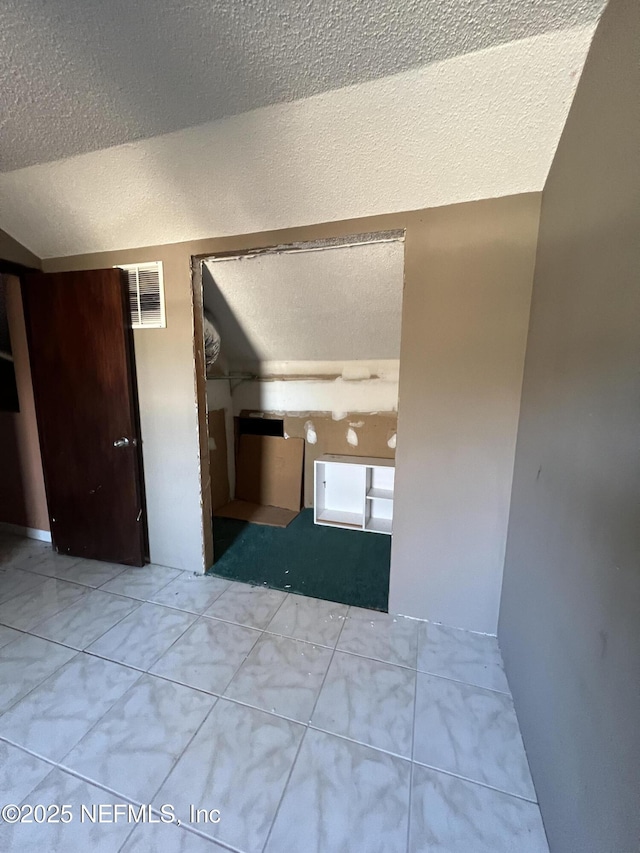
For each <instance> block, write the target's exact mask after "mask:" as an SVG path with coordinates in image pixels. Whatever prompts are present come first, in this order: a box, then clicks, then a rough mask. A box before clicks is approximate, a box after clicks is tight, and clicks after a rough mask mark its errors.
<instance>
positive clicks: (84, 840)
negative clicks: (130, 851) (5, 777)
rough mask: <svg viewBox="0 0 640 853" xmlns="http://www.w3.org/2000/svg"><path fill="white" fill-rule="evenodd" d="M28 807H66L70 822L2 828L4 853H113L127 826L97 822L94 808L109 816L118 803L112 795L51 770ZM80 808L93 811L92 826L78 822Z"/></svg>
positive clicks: (120, 842) (124, 820) (1, 842)
mask: <svg viewBox="0 0 640 853" xmlns="http://www.w3.org/2000/svg"><path fill="white" fill-rule="evenodd" d="M27 799H28V802H30V803H42V804H46V805H48V804H49V803H54V804H69V805H70V806H71V814H72V816H73V820H72V821H71V822H69V823H62V822H61V823H22V824H13V825H12V826H3V827H2V830H1V831H2V836H1V838H0V844H1V846H2V849H3V851H5V853H33V851H35V850H40V851H43V853H44V851H47V853H48V851H51V853H57V851H60V853H87V851H91V853H114V851H115V850H119V849H120V847H121V845H122V844H123V842H124V841H125V839H126V837H127V835H128V834H129V833H130V832H131V824H130V823H127V822H126V819H123V817H122V816H120V820H118V821H117V822H106V821H105V822H101V823H98V820H97V816H98V815H97V810H98V807H99V806H100V805H101V804H103V805H104V807H106V809H108V810H109V812H111V811H112V808H113V806H114V805H115V804H116V803H118V802H121V801H120V800H119V799H118V798H117V797H115V796H114V795H113V794H109V793H107V792H106V791H103V790H101V789H100V788H96V787H94V786H93V785H89V784H88V783H87V782H83V781H82V780H81V779H77V778H76V777H75V776H71V775H69V774H68V773H65V772H64V771H62V770H58V769H56V768H54V769H53V770H52V771H51V773H49V775H48V776H46V777H45V778H44V779H43V781H42V782H41V783H40V784H39V785H38V786H37V787H36V788H34V790H33V791H32V792H31V793H30V794H29V795H28V797H27ZM81 806H85V807H86V808H87V809H88V810H89V812H91V810H92V809H95V817H96V822H95V823H92V822H91V821H90V820H88V819H87V818H85V819H84V820H81V818H80V815H81Z"/></svg>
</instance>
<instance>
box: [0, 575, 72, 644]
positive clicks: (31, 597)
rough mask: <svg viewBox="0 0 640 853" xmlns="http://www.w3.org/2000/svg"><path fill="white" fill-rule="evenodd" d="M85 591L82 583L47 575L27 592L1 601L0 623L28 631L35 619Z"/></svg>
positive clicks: (52, 611)
mask: <svg viewBox="0 0 640 853" xmlns="http://www.w3.org/2000/svg"><path fill="white" fill-rule="evenodd" d="M34 577H35V576H34ZM88 592H89V590H88V588H87V587H85V586H78V585H77V584H74V583H67V582H66V581H61V580H58V579H57V578H47V579H45V580H44V581H43V583H40V584H38V585H37V586H35V587H33V589H30V590H29V591H28V592H23V593H22V594H21V595H17V596H16V597H15V598H11V599H9V601H5V602H4V603H3V604H0V623H2V624H3V625H8V626H9V627H10V628H18V629H19V630H21V631H28V630H29V629H30V628H33V627H34V625H37V624H38V622H42V621H43V620H44V619H47V618H48V617H49V616H54V615H55V614H56V613H59V612H60V611H61V610H64V608H65V607H69V605H70V604H74V603H75V602H76V601H78V600H79V599H81V598H82V597H83V596H84V595H86V594H87V593H88Z"/></svg>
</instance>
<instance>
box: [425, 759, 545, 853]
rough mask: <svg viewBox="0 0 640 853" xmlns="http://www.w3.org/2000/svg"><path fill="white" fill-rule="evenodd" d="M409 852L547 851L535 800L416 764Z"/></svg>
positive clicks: (502, 852)
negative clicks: (529, 800) (484, 786)
mask: <svg viewBox="0 0 640 853" xmlns="http://www.w3.org/2000/svg"><path fill="white" fill-rule="evenodd" d="M413 772H414V776H413V786H412V798H411V829H410V840H409V853H426V851H431V850H438V851H441V853H470V851H473V853H514V851H517V853H549V848H548V846H547V840H546V836H545V832H544V827H543V825H542V818H541V817H540V810H539V808H538V806H537V805H536V804H535V803H528V802H525V800H520V799H518V798H516V797H511V796H509V794H503V793H501V792H499V791H492V790H490V789H489V788H483V787H481V786H480V785H476V784H474V783H473V782H465V781H464V780H462V779H456V778H454V777H453V776H447V775H446V774H444V773H438V772H437V771H436V770H429V769H427V768H426V767H420V765H417V764H416V765H415V766H414V771H413Z"/></svg>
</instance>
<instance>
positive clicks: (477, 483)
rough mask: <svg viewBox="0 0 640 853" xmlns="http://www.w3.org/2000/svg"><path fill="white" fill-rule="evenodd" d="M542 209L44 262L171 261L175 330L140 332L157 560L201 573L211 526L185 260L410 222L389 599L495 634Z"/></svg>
mask: <svg viewBox="0 0 640 853" xmlns="http://www.w3.org/2000/svg"><path fill="white" fill-rule="evenodd" d="M538 208H539V194H537V193H533V194H525V195H521V196H513V197H507V198H504V199H495V200H491V201H483V202H473V203H470V204H463V205H454V206H451V207H443V208H435V209H433V210H429V211H417V212H410V213H403V214H392V215H388V216H376V217H370V218H367V219H357V220H349V221H344V222H333V223H327V224H321V225H315V226H309V227H301V228H294V229H288V230H284V231H276V232H263V233H260V234H248V235H243V236H238V237H229V238H219V239H211V240H200V241H194V242H189V243H180V244H175V245H172V246H158V247H151V248H149V247H148V248H144V249H140V250H127V251H122V252H108V253H101V254H95V255H83V256H78V257H72V258H58V259H54V260H46V261H45V262H44V267H45V270H47V271H51V270H64V269H89V268H92V267H94V268H98V267H105V266H111V265H114V264H117V263H133V262H136V261H144V260H162V261H163V262H164V273H165V286H166V298H167V328H166V329H164V330H159V331H157V330H145V331H138V332H136V333H135V340H136V362H137V369H138V381H139V386H140V392H139V393H140V408H141V426H142V437H143V453H144V460H145V461H144V468H145V480H146V489H147V502H148V517H149V533H150V545H151V558H152V560H154V561H155V562H158V563H163V564H166V565H171V566H177V567H179V568H185V569H192V570H202V568H203V566H204V559H203V545H202V543H203V537H204V536H205V531H206V532H207V533H208V532H209V531H210V523H209V520H208V518H207V508H206V505H205V506H204V510H203V506H202V505H201V502H200V491H201V489H200V482H201V477H200V467H199V464H200V462H199V459H200V447H201V446H202V447H204V448H205V450H206V446H207V442H206V437H205V440H204V442H202V445H200V444H199V432H198V416H197V410H196V399H195V392H194V371H193V316H192V306H191V272H190V263H191V257H192V256H193V255H206V254H211V253H217V252H223V251H237V250H241V249H249V248H256V247H261V246H270V245H278V244H281V243H289V242H294V241H299V240H316V239H323V238H327V237H339V236H346V235H349V234H354V233H362V232H368V231H384V230H392V229H398V228H401V229H403V228H404V229H406V246H405V252H406V254H405V305H404V308H403V341H402V366H401V375H400V409H399V427H398V430H399V431H398V480H397V487H396V488H397V500H398V504H397V506H398V508H399V509H398V516H397V519H398V521H397V528H396V531H397V532H396V534H395V535H394V543H393V549H392V569H391V578H392V579H391V604H392V607H394V608H395V609H396V610H399V611H400V612H404V613H408V614H410V615H414V616H420V617H428V618H430V619H434V620H436V621H445V622H449V623H451V624H454V625H460V626H462V627H467V628H473V629H475V630H480V631H487V632H490V633H491V632H493V633H495V630H496V620H497V608H498V594H499V589H500V581H501V571H502V561H503V554H504V544H505V536H506V520H507V506H508V496H509V492H510V488H511V476H512V467H513V451H514V443H515V434H516V425H517V414H518V401H519V393H520V382H521V372H522V356H523V352H524V345H525V333H526V323H527V313H528V306H529V294H530V287H531V281H532V275H533V257H534V248H535V240H536V233H537V225H538ZM405 326H406V331H404V328H405ZM207 464H208V463H207ZM417 472H419V473H417ZM203 482H206V476H204V477H203ZM485 528H487V531H485Z"/></svg>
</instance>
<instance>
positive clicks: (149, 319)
mask: <svg viewBox="0 0 640 853" xmlns="http://www.w3.org/2000/svg"><path fill="white" fill-rule="evenodd" d="M118 267H119V268H120V269H121V270H124V271H125V272H126V273H127V275H128V276H129V302H130V305H131V326H132V328H134V329H164V328H165V327H166V325H167V323H166V319H165V312H164V281H163V276H162V261H152V262H149V263H146V264H118Z"/></svg>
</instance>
